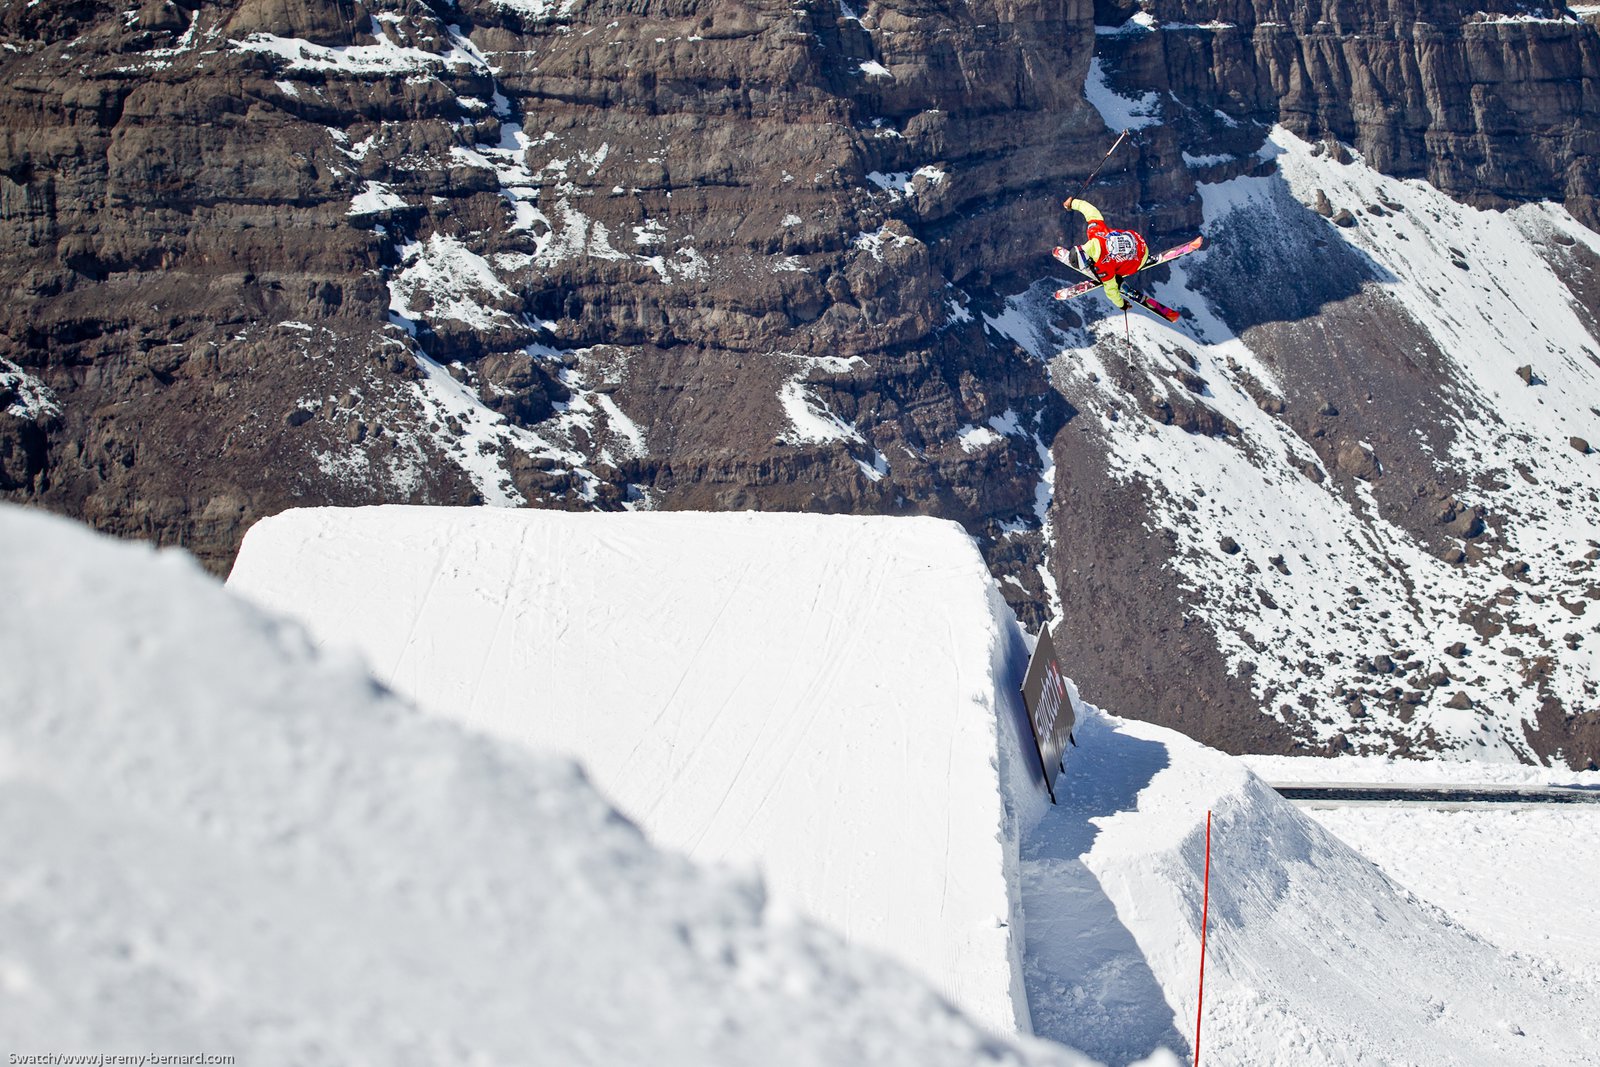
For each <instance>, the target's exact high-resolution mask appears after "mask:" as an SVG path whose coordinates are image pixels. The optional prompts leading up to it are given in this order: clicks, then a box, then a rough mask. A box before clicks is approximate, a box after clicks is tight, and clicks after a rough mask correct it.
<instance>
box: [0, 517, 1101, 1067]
mask: <svg viewBox="0 0 1600 1067" xmlns="http://www.w3.org/2000/svg"><path fill="white" fill-rule="evenodd" d="M0 584H3V586H4V588H5V589H6V594H7V605H6V610H5V611H4V612H0V647H4V648H5V649H6V652H7V658H6V676H7V677H6V683H7V684H6V690H5V696H4V697H3V698H0V856H4V857H5V863H4V864H3V865H0V901H3V902H4V906H3V907H0V1049H4V1050H5V1051H6V1052H7V1053H8V1054H11V1055H13V1056H22V1055H35V1054H38V1055H44V1054H49V1053H55V1054H59V1055H68V1054H77V1053H87V1054H92V1053H106V1052H115V1053H126V1054H140V1053H145V1054H148V1053H164V1054H177V1053H184V1054H193V1053H208V1054H212V1055H230V1056H234V1057H236V1058H237V1060H238V1062H240V1063H249V1064H296V1065H301V1067H324V1065H325V1067H334V1065H337V1067H359V1065H374V1067H376V1065H383V1067H402V1065H406V1064H443V1063H473V1064H483V1065H491V1064H527V1063H552V1064H568V1065H582V1064H596V1065H600V1064H605V1065H610V1064H621V1063H649V1064H660V1065H666V1067H701V1065H705V1064H749V1063H782V1064H813V1065H817V1067H823V1065H829V1067H832V1065H837V1064H847V1063H861V1064H867V1063H871V1064H880V1063H882V1064H904V1065H907V1067H910V1065H913V1064H915V1065H918V1067H923V1065H946V1067H965V1065H968V1064H973V1063H986V1064H1016V1065H1019V1067H1020V1065H1023V1064H1038V1065H1045V1064H1055V1065H1061V1067H1072V1065H1077V1067H1087V1061H1085V1060H1083V1059H1082V1058H1081V1057H1079V1056H1077V1055H1075V1054H1073V1053H1071V1052H1069V1051H1067V1050H1063V1049H1057V1048H1051V1047H1046V1046H1044V1045H1042V1044H1036V1043H1018V1042H1017V1041H1015V1040H1012V1039H1002V1038H997V1037H994V1036H991V1035H990V1034H987V1033H985V1032H984V1031H983V1030H982V1029H981V1028H980V1027H979V1026H978V1025H977V1024H975V1023H974V1022H973V1021H971V1020H969V1019H968V1018H967V1017H965V1016H963V1015H962V1014H960V1013H959V1012H958V1011H956V1010H954V1009H952V1008H951V1007H950V1006H949V1004H948V1003H947V1002H946V1001H944V1000H943V999H941V998H940V997H938V996H936V995H935V994H934V992H933V991H932V990H931V989H930V988H928V987H927V986H926V985H924V984H923V983H921V982H919V981H917V980H916V979H915V978H913V977H912V976H911V975H910V974H908V973H906V972H905V971H904V970H903V969H902V968H899V967H897V966H894V965H893V964H891V963H890V962H889V961H887V960H884V959H882V958H878V957H874V956H871V955H869V954H866V953H862V952H855V951H850V950H848V949H847V947H846V946H844V945H842V944H840V943H839V941H838V939H837V938H836V937H835V936H834V935H832V934H829V933H826V932H824V931H821V930H819V929H817V928H816V927H814V926H811V925H809V924H807V923H804V922H793V921H790V920H785V919H781V918H777V917H775V916H774V915H773V913H772V911H771V909H770V908H768V906H767V904H766V901H765V897H764V894H763V891H762V889H761V887H760V885H759V884H758V883H756V882H754V881H753V880H750V879H748V878H744V877H736V876H731V875H729V874H727V873H725V872H722V873H718V872H708V871H705V870H702V869H698V868H696V867H695V866H694V865H692V864H691V863H689V862H688V861H686V860H684V859H682V858H680V857H677V856H674V855H670V854H667V853H663V852H660V851H657V850H656V849H655V848H653V847H652V846H651V845H650V844H649V843H647V842H646V841H645V840H644V838H643V837H642V836H641V835H640V834H639V832H638V831H637V830H636V829H635V828H634V827H633V826H631V825H629V824H628V822H627V821H625V820H624V819H622V818H620V817H619V816H618V815H617V813H616V812H615V810H614V809H613V808H612V807H611V806H610V805H609V804H608V803H607V802H606V801H604V800H603V799H602V798H601V797H600V796H599V795H597V794H596V792H595V791H594V789H593V788H592V787H591V786H590V785H589V784H588V782H587V781H586V780H585V778H584V776H583V774H582V773H581V772H580V771H579V770H578V769H577V768H576V767H575V766H574V765H573V764H571V763H570V762H568V761H566V760H562V759H557V758H553V757H549V756H537V755H533V754H530V753H527V752H525V751H522V749H521V747H520V746H516V745H506V744H501V743H498V742H495V741H493V740H492V739H487V738H483V737H479V736H474V735H472V734H470V733H466V732H463V731H462V730H460V729H459V728H457V727H455V726H453V725H451V724H449V723H446V722H442V721H439V720H438V719H437V718H435V717H432V716H424V715H420V714H418V713H417V712H415V711H414V710H413V709H411V708H410V707H407V706H406V705H404V704H403V703H401V702H400V701H399V700H397V699H396V698H394V697H393V696H392V695H390V694H388V693H385V692H384V691H383V690H382V689H381V688H379V687H378V686H376V685H374V684H373V682H372V681H371V678H370V676H369V675H367V674H366V673H365V672H364V671H363V670H361V669H360V668H359V667H358V666H357V665H356V664H355V663H354V662H353V660H351V659H350V658H349V657H339V656H329V655H324V654H319V653H317V652H316V651H315V650H314V649H313V648H312V647H311V645H310V642H309V641H308V640H307V638H306V636H305V634H304V632H303V631H302V630H301V629H300V628H299V627H297V626H294V625H292V624H287V623H284V622H281V621H278V620H275V619H270V618H268V617H266V616H265V615H263V614H262V613H261V612H259V611H257V610H256V609H254V608H252V607H251V606H250V605H248V604H246V603H243V602H242V601H240V600H239V599H238V598H236V597H233V596H230V595H228V594H227V593H226V592H225V591H224V590H223V589H221V588H220V587H219V586H218V585H217V584H216V583H215V581H213V580H212V579H211V578H209V577H208V576H206V575H205V574H203V573H202V572H201V571H200V569H199V568H198V567H197V566H195V565H194V564H193V562H192V561H191V560H190V559H188V558H187V557H186V556H184V555H182V554H180V553H172V552H167V553H161V554H156V553H153V552H151V551H150V550H149V549H148V548H145V547H142V546H139V547H135V546H129V545H125V544H117V543H114V542H111V541H109V540H106V539H102V538H98V537H95V536H93V535H91V534H90V533H88V532H87V531H86V530H83V529H82V528H75V527H73V526H72V525H70V524H68V523H66V522H64V521H63V520H60V519H56V518H52V517H48V516H45V515H42V514H40V513H38V512H30V511H23V510H20V509H16V508H12V507H10V506H0Z"/></svg>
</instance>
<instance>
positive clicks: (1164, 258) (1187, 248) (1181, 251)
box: [1139, 237, 1206, 270]
mask: <svg viewBox="0 0 1600 1067" xmlns="http://www.w3.org/2000/svg"><path fill="white" fill-rule="evenodd" d="M1205 246H1206V239H1205V238H1204V237H1196V238H1195V239H1194V240H1192V241H1185V242H1183V244H1181V245H1177V246H1175V247H1173V248H1169V249H1167V250H1166V251H1165V252H1163V253H1161V254H1160V255H1158V256H1151V257H1150V259H1149V260H1148V261H1147V262H1146V263H1145V265H1144V266H1142V267H1140V268H1139V269H1140V270H1149V269H1150V268H1151V267H1159V266H1161V264H1163V263H1170V262H1171V261H1172V260H1174V259H1177V258H1178V257H1179V256H1186V255H1188V254H1189V253H1190V252H1199V251H1200V250H1201V249H1203V248H1205Z"/></svg>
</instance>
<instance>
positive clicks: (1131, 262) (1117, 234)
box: [1062, 197, 1150, 278]
mask: <svg viewBox="0 0 1600 1067" xmlns="http://www.w3.org/2000/svg"><path fill="white" fill-rule="evenodd" d="M1062 207H1065V208H1066V209H1067V210H1068V211H1076V212H1077V213H1078V214H1080V215H1082V216H1083V221H1084V222H1086V223H1088V225H1087V226H1086V227H1085V228H1084V229H1085V232H1087V233H1088V235H1089V239H1088V240H1087V241H1085V242H1083V244H1081V245H1079V246H1078V247H1079V248H1081V249H1083V255H1084V258H1085V259H1087V260H1088V261H1089V262H1091V263H1093V264H1094V269H1095V273H1096V274H1098V275H1100V277H1101V278H1126V277H1127V276H1128V275H1130V274H1132V273H1134V272H1135V271H1137V270H1138V269H1139V268H1140V267H1142V266H1144V261H1145V257H1146V256H1148V255H1149V254H1150V249H1149V248H1147V247H1146V246H1145V243H1144V238H1143V237H1140V236H1139V235H1138V234H1136V233H1134V232H1133V231H1132V230H1113V229H1111V227H1109V226H1107V225H1106V220H1105V217H1104V216H1102V215H1101V214H1100V209H1099V208H1097V207H1095V206H1094V205H1093V204H1091V203H1089V201H1087V200H1082V199H1079V198H1077V197H1073V198H1071V199H1069V200H1067V201H1066V202H1065V203H1063V204H1062Z"/></svg>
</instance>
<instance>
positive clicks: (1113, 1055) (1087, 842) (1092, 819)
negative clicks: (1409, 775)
mask: <svg viewBox="0 0 1600 1067" xmlns="http://www.w3.org/2000/svg"><path fill="white" fill-rule="evenodd" d="M1078 740H1079V742H1080V745H1081V747H1080V748H1078V749H1077V750H1075V751H1074V754H1073V759H1072V760H1071V761H1069V770H1070V771H1071V775H1070V777H1069V778H1068V779H1066V780H1064V781H1063V782H1062V783H1060V784H1058V786H1057V793H1058V796H1060V797H1061V798H1062V804H1061V805H1060V806H1059V807H1057V808H1054V809H1050V810H1048V811H1047V812H1046V813H1045V814H1044V817H1043V818H1042V820H1041V821H1040V822H1038V823H1037V824H1034V825H1031V826H1029V827H1027V828H1026V832H1025V835H1024V840H1023V863H1022V876H1023V886H1024V889H1023V913H1024V915H1025V916H1026V919H1027V926H1028V928H1027V945H1026V951H1025V967H1026V973H1027V976H1028V989H1029V996H1030V1000H1031V1001H1032V1009H1033V1017H1034V1021H1035V1024H1036V1027H1037V1029H1038V1032H1039V1033H1040V1034H1041V1035H1042V1036H1049V1037H1053V1038H1056V1039H1059V1040H1064V1041H1067V1042H1069V1043H1073V1044H1074V1045H1075V1047H1079V1048H1082V1049H1084V1051H1086V1052H1088V1053H1089V1054H1091V1055H1095V1056H1099V1057H1101V1058H1103V1059H1105V1060H1106V1061H1107V1062H1109V1063H1125V1062H1127V1061H1128V1059H1130V1058H1132V1057H1134V1056H1137V1055H1141V1054H1144V1053H1145V1052H1147V1051H1148V1050H1149V1049H1151V1048H1154V1047H1162V1046H1166V1047H1184V1046H1186V1045H1187V1044H1188V1042H1189V1040H1190V1038H1191V1037H1192V1034H1193V1030H1194V1021H1195V1018H1196V1009H1197V1003H1196V992H1197V990H1196V986H1197V978H1198V968H1199V933H1200V913H1201V905H1202V878H1203V873H1204V865H1205V822H1206V811H1207V809H1208V808H1209V809H1210V810H1211V811H1212V852H1211V901H1210V926H1209V936H1208V940H1207V961H1206V1001H1205V1003H1206V1009H1205V1019H1204V1025H1203V1030H1202V1036H1201V1045H1202V1050H1203V1053H1204V1058H1205V1059H1206V1060H1207V1061H1208V1062H1213V1063H1227V1064H1238V1065H1246V1067H1255V1065H1261V1067H1267V1065H1273V1064H1284V1063H1294V1064H1297V1065H1312V1067H1315V1065H1322V1064H1330V1065H1331V1064H1419V1065H1420V1064H1438V1065H1441V1067H1444V1065H1452V1067H1460V1065H1482V1067H1497V1065H1501V1064H1507V1063H1517V1064H1552V1065H1553V1064H1568V1063H1583V1062H1588V1061H1589V1060H1590V1059H1591V1058H1592V1055H1593V1049H1594V1048H1595V1045H1596V1041H1597V1040H1600V1023H1597V1022H1596V1020H1597V1019H1600V989H1597V987H1595V986H1594V985H1591V984H1587V983H1586V982H1584V981H1582V980H1578V979H1574V978H1573V977H1572V976H1571V975H1570V974H1569V973H1567V972H1564V971H1562V970H1561V969H1559V968H1558V967H1555V966H1552V965H1551V964H1549V963H1548V962H1546V961H1540V960H1535V959H1530V958H1528V957H1525V956H1521V955H1517V954H1514V953H1510V952H1506V951H1504V950H1503V949H1501V948H1499V947H1496V946H1495V945H1493V944H1491V943H1489V942H1488V941H1486V940H1484V939H1482V938H1480V937H1478V936H1476V935H1474V934H1473V933H1471V932H1469V931H1468V930H1467V929H1465V928H1463V927H1462V926H1461V925H1459V924H1458V923H1457V922H1456V921H1455V920H1454V919H1452V918H1451V917H1450V916H1448V915H1446V914H1445V913H1443V912H1441V911H1440V910H1438V909H1437V908H1435V907H1434V906H1432V905H1430V904H1427V903H1425V902H1423V901H1422V900H1419V899H1418V898H1417V897H1416V896H1415V895H1413V894H1412V893H1411V892H1409V891H1408V890H1407V889H1405V888H1402V887H1401V886H1399V885H1398V884H1396V883H1395V882H1394V881H1392V880H1391V879H1390V878H1389V877H1388V876H1386V875H1385V874H1384V873H1383V872H1382V871H1380V870H1379V869H1378V868H1377V867H1375V866H1374V865H1373V864H1372V863H1371V862H1370V861H1368V860H1367V859H1366V858H1364V857H1363V856H1361V855H1360V854H1358V853H1357V852H1355V851H1353V850H1352V849H1350V848H1349V847H1348V846H1346V845H1345V844H1344V843H1343V842H1342V841H1340V840H1339V839H1338V838H1336V837H1335V836H1333V834H1331V833H1329V832H1328V831H1327V830H1326V829H1324V828H1323V827H1322V826H1321V825H1319V824H1318V823H1317V822H1315V821H1313V820H1312V819H1310V818H1308V817H1307V816H1306V815H1304V814H1302V813H1301V812H1300V811H1298V810H1297V809H1295V808H1294V807H1293V806H1291V805H1290V804H1288V803H1287V802H1285V801H1284V800H1282V799H1281V798H1280V797H1279V796H1278V795H1277V794H1276V793H1274V792H1273V791H1272V790H1271V789H1269V788H1268V787H1267V786H1266V785H1265V783H1263V782H1262V781H1261V780H1260V779H1259V778H1257V777H1256V776H1255V775H1253V774H1252V773H1250V771H1249V770H1248V769H1247V768H1246V767H1245V766H1244V765H1243V764H1242V763H1241V762H1239V761H1238V760H1235V759H1233V758H1231V757H1228V756H1225V755H1223V754H1222V753H1219V752H1216V751H1215V750H1212V749H1208V748H1205V747H1204V746H1201V745H1199V744H1198V743H1196V742H1194V741H1191V740H1189V739H1188V738H1185V737H1183V736H1182V735H1181V734H1177V733H1175V732H1173V731H1170V730H1165V729H1162V728H1160V727H1156V726H1151V725H1148V724H1144V723H1137V722H1132V721H1124V720H1120V719H1115V718H1112V717H1110V716H1107V715H1105V714H1103V713H1100V712H1098V711H1095V710H1094V709H1092V708H1091V709H1090V710H1089V713H1088V714H1087V715H1086V716H1085V717H1084V718H1083V719H1081V720H1080V721H1079V726H1078ZM1455 860H1456V862H1460V863H1468V862H1471V860H1470V858H1468V857H1466V856H1457V857H1455ZM1179 1034H1181V1035H1183V1036H1182V1037H1179V1036H1178V1035H1179Z"/></svg>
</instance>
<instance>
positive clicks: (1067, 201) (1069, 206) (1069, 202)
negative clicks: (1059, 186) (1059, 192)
mask: <svg viewBox="0 0 1600 1067" xmlns="http://www.w3.org/2000/svg"><path fill="white" fill-rule="evenodd" d="M1072 200H1073V198H1072V197H1070V196H1069V197H1067V198H1066V199H1065V200H1063V201H1061V206H1062V207H1064V208H1066V209H1067V210H1068V211H1071V210H1072Z"/></svg>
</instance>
